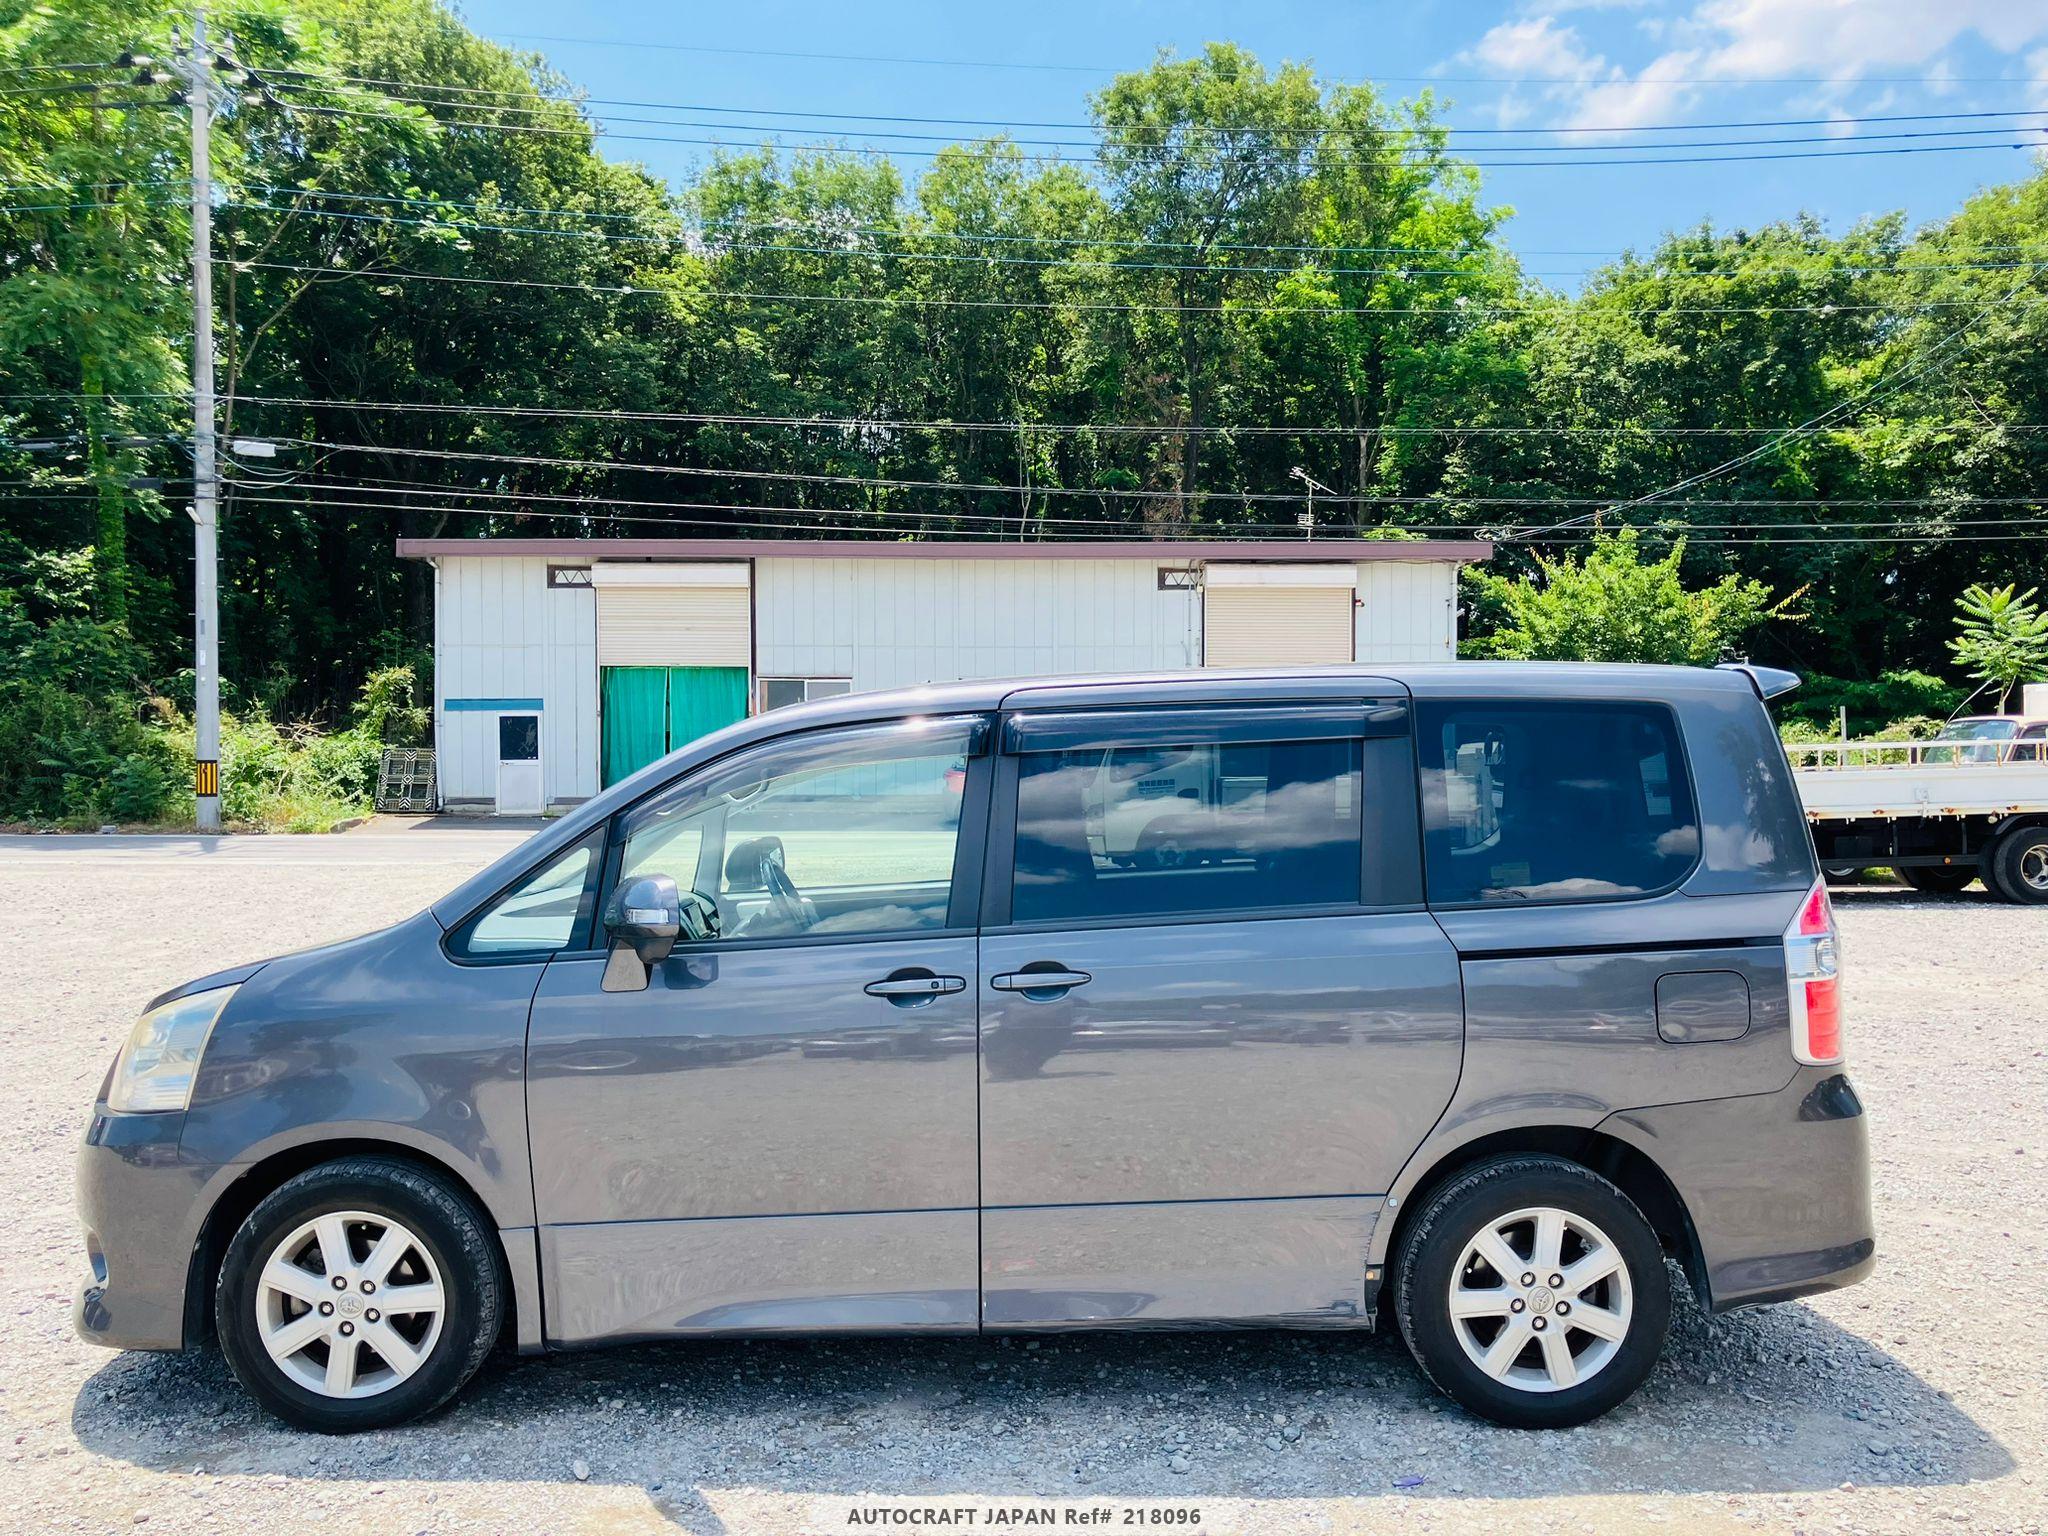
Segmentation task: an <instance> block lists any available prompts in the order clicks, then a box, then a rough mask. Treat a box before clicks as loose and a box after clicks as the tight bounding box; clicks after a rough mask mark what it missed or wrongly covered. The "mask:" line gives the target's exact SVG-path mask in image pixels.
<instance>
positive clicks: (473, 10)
mask: <svg viewBox="0 0 2048 1536" xmlns="http://www.w3.org/2000/svg"><path fill="white" fill-rule="evenodd" d="M463 14H464V16H465V19H466V20H467V21H468V22H469V24H470V25H471V26H473V27H474V28H476V29H477V30H478V31H480V32H482V33H484V34H485V35H487V36H490V37H494V38H497V39H499V40H500V41H503V42H507V43H510V44H513V45H515V46H518V47H522V48H531V49H537V50H539V51H541V52H543V53H545V54H546V55H547V56H548V58H549V59H550V60H551V61H552V62H553V63H554V64H555V65H556V66H557V67H558V68H560V69H561V70H562V71H563V72H564V73H565V74H566V75H568V76H569V77H570V78H571V79H573V80H575V81H576V82H578V83H579V84H581V85H582V86H583V87H585V88H586V89H587V90H588V91H589V92H590V93H591V94H592V95H594V96H602V97H615V98H627V99H632V100H637V101H646V102H664V103H667V102H675V103H684V104H688V105H690V106H692V107H697V108H706V109H709V108H727V109H742V110H745V111H752V112H755V113H787V114H796V113H854V114H859V113H876V114H908V115H916V116H926V117H932V116H959V117H966V118H975V119H994V120H1000V121H1004V122H1018V121H1035V122H1054V123H1070V122H1072V123H1078V122H1082V121H1084V120H1085V119H1086V117H1087V98H1088V95H1089V93H1090V92H1091V91H1093V90H1095V89H1097V88H1099V87H1100V86H1101V85H1102V84H1103V83H1104V82H1105V81H1106V80H1107V79H1108V78H1109V75H1110V74H1111V73H1112V72H1114V71H1116V70H1121V69H1128V68H1134V67H1139V66H1142V65H1143V64H1144V63H1146V62H1147V61H1149V60H1150V59H1151V57H1152V56H1153V54H1154V53H1155V52H1156V51H1157V50H1158V49H1159V48H1161V47H1170V48H1173V49H1175V50H1177V51H1180V52H1183V53H1186V52H1192V51H1195V50H1198V49H1199V48H1200V47H1201V46H1202V44H1203V43H1205V42H1207V41H1210V40H1214V39H1228V40H1231V41H1235V42H1238V43H1241V44H1243V45H1244V46H1246V47H1248V48H1250V49H1251V50H1252V51H1253V52H1255V53H1256V54H1258V55H1259V57H1260V58H1261V59H1263V60H1265V61H1266V62H1267V63H1268V64H1272V63H1277V62H1279V61H1280V60H1283V59H1289V60H1298V61H1302V62H1306V63H1309V64H1311V65H1312V66H1313V67H1314V68H1315V69H1316V71H1317V72H1318V73H1319V74H1320V75H1322V76H1324V77H1325V78H1329V79H1344V80H1358V79H1365V78H1371V79H1374V80H1377V81H1379V82H1382V86H1383V89H1385V90H1386V91H1388V92H1389V93H1391V94H1395V95H1407V94H1412V93H1413V92H1415V91H1418V90H1422V89H1425V88H1428V89H1432V90H1434V91H1436V92H1437V93H1438V94H1439V95H1440V96H1442V97H1444V98H1446V99H1447V101H1448V103H1449V104H1448V106H1447V107H1446V108H1445V110H1444V113H1443V115H1444V117H1445V119H1446V120H1447V121H1448V122H1450V123H1451V124H1453V125H1455V126H1458V127H1463V128H1480V129H1498V128H1503V127H1507V128H1515V129H1529V130H1535V129H1546V128H1557V127H1570V128H1575V129H1581V130H1584V129H1594V130H1602V131H1600V132H1591V133H1588V132H1576V133H1572V134H1570V135H1562V136H1556V137H1546V136H1541V135H1533V134H1532V135H1531V136H1529V137H1522V138H1513V139H1506V140H1503V139H1500V138H1497V137H1496V138H1494V139H1492V140H1491V142H1492V143H1493V144H1496V145H1497V144H1500V143H1504V142H1506V143H1524V144H1533V145H1543V144H1560V143H1570V144H1575V145H1586V144H1595V143H1605V144H1610V145H1617V146H1626V145H1630V144H1641V143H1644V142H1646V141H1651V142H1654V141H1656V140H1657V139H1659V138H1670V139H1686V138H1727V137H1740V136H1746V135H1742V134H1733V133H1730V132H1727V131H1723V130H1714V129H1704V128H1703V129H1701V130H1700V131H1698V132H1690V133H1677V134H1667V135H1659V134H1657V133H1654V132H1645V131H1644V128H1645V125H1649V124H1709V123H1717V122H1731V121H1743V120H1755V119H1763V118H1825V119H1839V118H1842V117H1849V116H1869V115H1876V114H1887V113H1930V112H1940V113H1966V112H2000V113H2019V112H2023V111H2027V110H2029V109H2032V110H2033V112H2034V115H2032V116H2027V117H2012V118H2000V119H1996V120H1994V121H1995V122H1996V125H1997V127H1998V128H1999V130H2000V132H1999V133H1998V134H1997V135H1996V136H1995V137H1996V139H1997V142H1999V143H2000V144H2009V143H2010V142H2012V141H2014V140H2020V139H2024V140H2026V141H2027V142H2030V143H2033V144H2039V145H2048V133H2044V132H2043V125H2048V110H2043V109H2048V0H1550V3H1543V0H1524V3H1506V4H1502V3H1483V4H1482V3H1474V0H1464V3H1454V0H1408V3H1402V4H1386V3H1354V4H1339V3H1330V0H1325V3H1322V4H1306V3H1300V0H1270V3H1263V4H1230V3H1225V0H1032V3H1030V4H1022V5H1020V4H1016V3H1006V4H1002V5H992V4H986V3H979V4H977V3H972V0H970V3H964V4H963V3H953V4H946V3H933V0H866V3H862V4H847V3H838V4H825V3H821V0H753V3H750V4H744V5H740V4H729V5H721V6H710V5H703V4H662V3H657V0H610V3H606V4H596V5H582V6H571V5H563V4H561V3H559V0H552V3H550V0H468V3H467V4H465V5H464V6H463ZM807 54H840V55H858V56H861V59H860V61H854V60H850V59H826V58H816V57H803V56H801V55H807ZM921 61H939V62H921ZM609 110H614V111H619V112H625V111H630V110H632V109H628V108H614V109H609ZM676 115H678V116H682V117H687V116H688V115H689V114H676ZM709 115H711V116H713V117H717V116H720V115H729V114H716V113H713V114H709ZM753 120H754V121H779V122H786V123H788V124H789V125H790V126H791V129H792V132H791V133H790V135H789V137H791V138H792V139H794V140H799V141H807V140H813V139H815V138H817V137H819V136H820V135H819V133H818V129H819V128H820V127H821V126H822V125H821V124H820V123H819V122H815V121H814V122H810V123H805V122H804V121H803V120H802V119H801V118H800V117H773V116H770V117H759V118H756V119H753ZM2015 124H2024V125H2028V126H2027V128H2026V131H2024V132H2018V131H2015V132H2013V133H2011V134H2010V135H2009V136H2008V135H2007V134H2006V133H2005V132H2004V130H2005V129H2007V128H2011V127H2013V126H2014V125H2015ZM833 126H834V127H835V128H837V129H840V130H844V131H847V134H848V142H850V143H853V144H860V143H863V142H867V143H877V144H882V143H887V142H888V141H885V140H873V139H870V140H865V141H864V140H863V139H862V137H861V130H862V128H863V125H861V124H853V125H846V124H835V125H833ZM866 126H867V127H868V128H869V130H870V131H873V130H878V129H881V128H886V127H888V126H889V125H887V124H873V125H866ZM900 126H902V127H904V128H906V129H907V130H908V131H916V132H935V131H947V130H943V129H933V128H928V127H920V126H919V125H900ZM1983 126H1985V124H1984V123H1983V122H1982V121H1977V122H1971V121H1963V120H1961V119H1958V120H1955V121H1953V122H1947V123H1935V124H1927V123H1895V124H1881V125H1879V124H1873V125H1867V126H1861V127H1857V126H1853V125H1847V124H1841V123H1833V124H1831V125H1830V126H1826V127H1820V128H1784V129H1776V130H1759V131H1757V132H1766V133H1776V134H1780V135H1788V136H1789V135H1820V136H1822V137H1824V138H1825V139H1827V140H1828V142H1824V143H1820V144H1813V145H1801V146H1793V147H1796V148H1799V149H1802V150H1807V149H1817V150H1828V149H1833V148H1840V147H1853V146H1847V145H1845V144H1838V143H1836V142H1835V141H1836V140H1840V139H1846V138H1847V137H1849V136H1852V135H1855V134H1869V133H1883V132H1888V131H1889V132H1901V131H1904V132H1925V131H1927V130H1929V129H1942V128H1978V127H1983ZM1608 130H1611V131H1608ZM617 131H618V132H620V133H643V134H655V135H664V136H709V135H708V134H707V133H706V131H705V130H703V129H700V128H695V127H675V128H665V127H650V126H645V125H624V124H621V125H618V127H617ZM973 131H975V130H969V129H964V128H963V129H961V130H959V132H960V133H961V135H962V136H965V135H966V134H968V133H970V132H973ZM1034 131H1037V132H1039V133H1041V134H1048V133H1049V134H1050V135H1051V136H1053V137H1066V138H1073V137H1081V136H1082V135H1080V134H1078V133H1072V132H1064V131H1061V130H1034ZM723 136H724V137H725V138H726V139H727V141H728V142H733V143H736V144H744V143H747V142H750V136H749V135H748V134H746V133H744V132H741V133H736V134H731V133H729V134H725V135H723ZM754 137H758V135H756V136H754ZM1488 142H1489V140H1488V139H1487V138H1485V137H1480V138H1476V139H1469V140H1466V141H1464V143H1465V145H1466V146H1469V147H1471V148H1474V149H1480V148H1481V147H1482V146H1485V145H1486V144H1487V143H1488ZM1907 142H1912V143H1915V144H1926V143H1928V141H1926V140H1913V141H1907ZM1932 142H1933V143H1935V144H1948V143H1954V142H1969V141H1968V140H1956V139H1937V140H1934V141H1932ZM1069 152H1070V153H1071V152H1072V151H1069ZM1611 152H1612V153H1615V154H1629V153H1644V152H1642V151H1630V150H1628V149H1626V148H1617V149H1615V150H1613V151H1611ZM1715 152H1716V151H1711V150H1700V149H1693V150H1679V151H1671V153H1689V154H1694V155H1699V154H1708V153H1715ZM1722 152H1723V153H1726V152H1727V151H1722ZM609 153H611V154H612V155H614V156H615V157H616V158H620V159H637V160H641V161H643V162H644V163H646V164H648V165H649V166H650V167H652V168H653V169H654V170H656V171H658V172H662V173H664V174H668V175H670V176H678V177H679V176H681V175H683V174H685V173H686V172H687V171H688V170H689V168H690V167H691V165H692V164H694V163H695V162H696V161H697V159H699V158H700V157H701V156H702V155H703V154H705V153H707V151H705V150H703V149H700V148H695V147H690V146H684V145H671V144H630V143H627V142H625V141H623V140H619V141H615V142H614V143H613V144H612V145H611V146H610V149H609ZM1580 153H1582V154H1586V155H1588V156H1589V157H1591V152H1589V151H1581V152H1580ZM1525 158H1533V159H1543V158H1548V157H1547V156H1546V155H1543V154H1535V155H1531V156H1527V157H1525ZM921 163H922V162H921V161H919V160H916V159H908V158H906V159H905V160H904V162H903V164H904V166H905V168H906V170H907V171H908V170H914V168H915V167H916V166H918V165H920V164H921ZM2036 163H2037V159H2036V156H2035V154H2033V153H2029V152H2022V151H2016V150H2013V149H2011V148H1998V149H1981V150H1980V149H1974V148H1973V149H1970V150H1966V151H1963V152H1946V151H1944V152H1930V153H1915V154H1905V155H1890V154H1885V155H1871V156H1868V157H1860V158H1856V157H1851V158H1839V159H1833V160H1782V161H1775V162H1743V163H1732V164H1722V165H1672V164H1666V165H1659V166H1590V165H1572V166H1566V167H1535V166H1523V167H1519V168H1516V169H1512V170H1501V169H1489V170H1488V171H1487V172H1486V173H1485V174H1486V180H1485V188H1486V196H1487V199H1488V201H1490V202H1493V203H1497V204H1504V205H1507V206H1510V207H1512V208H1513V209H1514V210H1515V217H1514V219H1513V220H1512V221H1511V222H1510V224H1509V225H1508V226H1507V237H1508V239H1509V242H1510V243H1511V244H1512V245H1513V246H1514V248H1515V249H1517V250H1518V251H1520V252H1522V253H1524V257H1525V262H1526V265H1527V266H1528V267H1529V268H1530V269H1531V270H1532V271H1536V272H1539V273H1543V274H1546V275H1547V276H1548V277H1549V279H1550V280H1551V281H1553V282H1556V283H1558V284H1559V285H1561V286H1565V287H1571V286H1573V285H1574V284H1575V282H1576V280H1577V279H1576V274H1578V273H1579V272H1581V271H1583V270H1584V268H1585V267H1587V266H1588V265H1591V264H1593V263H1594V262H1596V261H1597V260H1598V259H1599V258H1600V256H1602V255H1611V254H1613V253H1616V252H1619V251H1621V250H1623V249H1625V248H1629V247H1635V248H1641V247H1643V246H1646V245H1648V244H1651V243H1653V242H1654V241H1655V240H1656V239H1657V238H1658V236H1659V235H1661V234H1662V233H1664V232H1665V231H1667V230H1670V229H1674V228H1682V227H1687V226H1690V225H1693V224H1696V223H1698V222H1699V221H1701V220H1702V219H1706V220H1710V221H1712V222H1713V223H1715V224H1716V225H1720V226H1731V225H1755V224H1760V223H1764V222H1768V221H1770V220H1773V219H1779V218H1785V217H1789V216H1791V215H1793V214H1797V213H1799V212H1801V211H1809V212H1812V213H1815V214H1817V215H1819V216H1820V217H1822V218H1823V219H1825V220H1826V221H1827V223H1828V224H1829V226H1830V227H1832V228H1834V229H1836V230H1842V229H1846V228H1848V227H1849V226H1850V225H1851V224H1853V223H1854V222H1855V221H1856V220H1857V219H1859V218H1861V217H1863V216H1865V215H1868V214H1873V213H1880V212H1885V211H1888V210H1891V209H1895V208H1903V209H1904V210H1905V211H1906V212H1907V213H1908V214H1909V215H1910V216H1911V218H1912V219H1913V220H1914V221H1915V222H1921V221H1925V220H1930V219H1934V218H1938V217H1940V216H1942V215H1943V214H1945V213H1947V212H1948V211H1949V210H1951V209H1953V208H1954V207H1955V206H1956V205H1957V204H1958V203H1959V202H1960V201H1961V200H1962V199H1963V198H1964V197H1966V196H1967V195H1968V194H1969V193H1970V192H1972V191H1974V190H1975V189H1977V188H1978V187H1981V186H1985V185H1989V184H1993V183H1997V182H2000V181H2009V180H2013V179H2016V178H2018V177H2020V176H2022V175H2025V174H2027V173H2028V171H2029V169H2030V168H2031V167H2032V166H2033V165H2034V164H2036Z"/></svg>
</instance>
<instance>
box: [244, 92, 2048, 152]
mask: <svg viewBox="0 0 2048 1536" xmlns="http://www.w3.org/2000/svg"><path fill="white" fill-rule="evenodd" d="M280 99H281V98H280ZM383 99H384V100H386V101H389V102H391V103H392V104H394V105H398V106H417V107H421V108H423V109H424V108H427V107H438V108H441V109H443V110H446V109H447V108H448V107H449V106H450V105H451V104H450V103H448V102H444V101H418V100H413V99H410V98H406V97H398V96H388V97H385V98H383ZM283 104H284V105H285V106H287V107H288V108H289V109H290V110H292V111H294V112H312V113H316V114H319V115H322V116H328V117H347V118H355V119H360V120H365V121H373V122H384V121H388V119H387V118H386V117H385V116H384V114H382V113H378V112H368V111H363V110H361V109H358V108H350V107H328V106H316V105H314V104H313V103H311V102H304V101H287V102H283ZM430 120H431V121H433V122H434V123H436V124H438V125H439V126H440V127H443V128H458V129H482V130H485V131H488V132H493V133H527V134H541V135H545V136H549V137H554V138H573V139H578V140H583V139H595V138H600V137H601V138H604V139H608V140H612V141H615V142H619V143H629V144H684V145H696V146H701V147H707V148H714V149H731V148H733V147H734V146H733V145H732V144H731V143H730V142H729V141H728V140H725V139H713V138H699V137H676V136H674V135H663V134H647V133H613V132H611V131H610V130H608V129H606V130H603V131H602V132H600V131H599V129H598V126H597V125H599V124H601V123H602V121H603V119H601V118H591V119H588V120H583V121H579V123H578V125H577V126H576V127H573V128H571V127H561V128H557V127H552V126H549V125H546V124H541V123H501V122H488V121H479V120H477V119H475V118H467V117H463V118H446V117H431V115H430ZM2016 131H2022V132H2036V131H2038V130H2035V129H2031V128H2029V129H2022V130H2016ZM774 147H776V148H778V149H781V150H784V151H788V152H794V153H814V154H843V155H867V156H879V157H883V158H888V157H891V156H907V157H911V158H917V159H936V158H938V157H940V156H942V155H944V154H946V153H948V150H946V149H936V150H927V149H870V148H863V147H860V146H851V145H844V144H836V143H808V144H783V143H778V144H776V145H775V146H774ZM2038 147H2040V146H2038V145H2032V144H2016V143H1999V144H1904V145H1891V146H1887V147H1884V148H1880V149H1846V150H1785V151H1782V152H1780V151H1773V152H1771V153H1767V154H1741V155H1658V156H1616V157H1596V156H1591V155H1588V156H1587V157H1585V158H1574V159H1562V160H1514V161H1490V160H1479V159H1475V158H1472V157H1470V156H1462V155H1453V154H1450V153H1449V152H1447V151H1438V150H1418V151H1416V152H1415V153H1416V154H1420V155H1421V156H1422V157H1423V158H1422V159H1421V160H1419V161H1418V160H1415V159H1411V158H1402V159H1399V160H1394V161H1387V162H1386V163H1389V164H1400V165H1415V164H1428V163H1430V162H1433V161H1442V162H1444V163H1447V164H1458V165H1467V166H1472V167H1474V168H1477V169H1482V170H1498V169H1506V168H1510V167H1512V168H1516V169H1521V168H1524V167H1544V168H1554V167H1558V166H1626V165H1652V166H1654V165H1734V164H1741V163H1749V162H1757V161H1772V160H1848V159H1856V158H1859V157H1861V156H1867V155H1937V154H1953V153H1958V152H1963V151H1974V150H2024V149H2032V148H2038ZM1556 152H1559V153H1561V152H1562V147H1559V149H1558V150H1557V151H1556ZM1032 158H1033V159H1034V160H1037V161H1040V162H1045V163H1051V164H1058V165H1095V164H1097V163H1098V158H1099V157H1098V156H1096V155H1062V154H1041V155H1034V156H1033V157H1032ZM1223 158H1225V159H1230V158H1232V157H1231V156H1229V155H1225V156H1224V157H1223ZM1248 158H1255V157H1249V156H1248ZM1267 158H1270V155H1268V156H1267Z"/></svg>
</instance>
